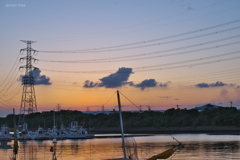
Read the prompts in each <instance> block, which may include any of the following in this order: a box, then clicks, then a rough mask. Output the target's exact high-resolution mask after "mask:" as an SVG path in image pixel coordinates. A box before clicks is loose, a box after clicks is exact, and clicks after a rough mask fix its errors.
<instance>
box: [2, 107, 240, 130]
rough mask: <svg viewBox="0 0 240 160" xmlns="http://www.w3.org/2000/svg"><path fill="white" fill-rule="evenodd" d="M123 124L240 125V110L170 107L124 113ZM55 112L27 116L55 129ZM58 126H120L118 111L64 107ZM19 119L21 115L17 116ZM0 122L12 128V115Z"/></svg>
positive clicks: (34, 122) (33, 125)
mask: <svg viewBox="0 0 240 160" xmlns="http://www.w3.org/2000/svg"><path fill="white" fill-rule="evenodd" d="M122 115H123V123H124V127H126V128H141V127H142V128H143V127H152V128H158V127H187V126H191V127H198V126H237V127H238V126H240V111H238V110H237V109H236V108H235V107H219V108H214V109H205V110H203V111H201V112H200V111H198V110H196V109H174V108H171V109H168V110H166V111H165V112H158V111H144V112H123V113H122ZM53 117H54V112H53V111H49V112H43V113H32V114H28V115H25V121H26V123H27V124H28V127H29V128H37V127H39V126H41V127H43V128H52V126H53V124H54V118H53ZM55 117H56V118H55V119H56V124H57V126H58V128H59V127H60V126H61V124H63V125H64V126H65V127H68V125H69V123H70V122H71V121H78V122H79V125H81V126H83V127H84V128H114V127H119V114H118V112H117V111H116V112H111V113H108V114H105V113H98V114H89V113H87V114H86V113H83V112H81V111H71V110H61V111H58V112H55ZM16 118H18V115H17V116H16ZM0 124H5V125H7V126H8V127H10V128H12V127H13V115H12V114H10V115H8V116H7V117H5V118H0Z"/></svg>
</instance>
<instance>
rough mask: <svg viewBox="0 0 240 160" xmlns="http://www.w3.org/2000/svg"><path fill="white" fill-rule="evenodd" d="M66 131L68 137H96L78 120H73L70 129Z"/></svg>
mask: <svg viewBox="0 0 240 160" xmlns="http://www.w3.org/2000/svg"><path fill="white" fill-rule="evenodd" d="M64 133H66V138H67V139H85V138H92V137H94V134H89V133H88V131H87V130H86V129H85V128H83V127H82V126H79V125H78V122H77V121H72V122H71V123H70V129H69V130H68V131H66V132H64Z"/></svg>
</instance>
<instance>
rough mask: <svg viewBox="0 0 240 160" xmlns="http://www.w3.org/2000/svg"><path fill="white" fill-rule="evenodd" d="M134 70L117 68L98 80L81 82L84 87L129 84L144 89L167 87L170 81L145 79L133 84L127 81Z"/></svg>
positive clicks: (115, 86)
mask: <svg viewBox="0 0 240 160" xmlns="http://www.w3.org/2000/svg"><path fill="white" fill-rule="evenodd" d="M133 73H134V72H133V71H132V68H125V67H122V68H119V69H118V71H116V73H112V74H110V75H108V76H106V77H103V78H100V79H99V80H100V82H93V81H90V80H86V81H85V82H84V84H83V87H84V88H96V87H105V88H117V87H122V86H125V85H129V86H132V87H137V88H140V89H141V90H144V89H146V88H153V87H168V85H169V83H171V82H170V81H168V82H166V83H162V82H161V83H159V82H157V81H156V80H155V79H145V80H143V81H142V82H141V83H139V84H134V82H131V81H128V79H129V77H130V75H131V74H133Z"/></svg>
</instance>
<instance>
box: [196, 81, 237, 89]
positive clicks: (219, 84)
mask: <svg viewBox="0 0 240 160" xmlns="http://www.w3.org/2000/svg"><path fill="white" fill-rule="evenodd" d="M195 86H196V87H198V88H210V87H223V86H230V87H233V86H235V84H226V83H223V82H221V81H217V82H216V83H210V84H208V83H199V84H196V85H195Z"/></svg>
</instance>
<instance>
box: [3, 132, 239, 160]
mask: <svg viewBox="0 0 240 160" xmlns="http://www.w3.org/2000/svg"><path fill="white" fill-rule="evenodd" d="M172 136H173V137H175V138H176V139H177V140H178V141H180V142H181V143H183V144H184V148H182V149H181V150H179V151H177V152H175V154H174V155H173V156H172V157H170V158H169V159H172V160H206V159H211V160H228V159H240V151H239V150H240V148H239V146H240V143H239V142H240V135H208V134H173V135H172ZM131 140H132V141H131ZM134 140H135V141H136V144H137V154H138V158H139V160H144V159H147V158H149V157H151V156H152V155H155V154H159V153H161V152H163V151H164V150H166V149H168V148H170V147H172V146H173V145H177V144H178V143H177V142H176V141H175V140H174V139H173V138H172V137H171V135H168V134H160V135H150V136H136V135H135V136H134ZM128 142H134V141H133V139H131V138H130V139H129V138H128ZM7 144H8V145H12V144H13V141H10V142H7ZM132 144H133V143H131V145H132ZM51 146H53V144H52V141H50V140H44V141H35V140H32V141H20V142H19V153H18V157H17V159H19V160H51V159H52V152H50V151H49V149H50V147H51ZM11 156H12V149H0V159H1V160H8V159H10V157H11ZM119 157H123V153H122V148H121V138H117V137H115V138H93V139H83V140H82V139H78V140H59V141H57V159H58V160H73V159H74V160H104V159H110V158H119Z"/></svg>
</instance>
